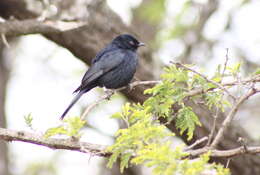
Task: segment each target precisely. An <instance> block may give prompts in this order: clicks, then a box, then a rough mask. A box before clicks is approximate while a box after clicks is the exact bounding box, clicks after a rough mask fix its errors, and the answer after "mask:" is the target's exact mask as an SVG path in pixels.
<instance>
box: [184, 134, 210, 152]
mask: <svg viewBox="0 0 260 175" xmlns="http://www.w3.org/2000/svg"><path fill="white" fill-rule="evenodd" d="M207 140H208V137H207V136H205V137H202V138H201V139H199V140H196V141H195V142H194V143H193V144H191V145H190V146H188V147H186V148H184V151H188V150H191V149H193V148H194V147H195V146H197V145H199V144H201V143H203V142H205V141H207Z"/></svg>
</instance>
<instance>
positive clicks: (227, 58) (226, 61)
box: [222, 48, 229, 77]
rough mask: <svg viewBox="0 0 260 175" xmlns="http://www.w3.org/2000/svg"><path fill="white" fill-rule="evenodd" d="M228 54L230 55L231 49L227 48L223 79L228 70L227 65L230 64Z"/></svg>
mask: <svg viewBox="0 0 260 175" xmlns="http://www.w3.org/2000/svg"><path fill="white" fill-rule="evenodd" d="M228 53H229V49H228V48H227V49H226V60H225V63H224V68H223V71H222V77H224V75H225V71H226V68H227V63H228V60H229V56H228Z"/></svg>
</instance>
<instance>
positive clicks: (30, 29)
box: [0, 19, 86, 36]
mask: <svg viewBox="0 0 260 175" xmlns="http://www.w3.org/2000/svg"><path fill="white" fill-rule="evenodd" d="M85 24H86V23H84V22H79V21H51V20H45V21H39V20H35V19H28V20H21V21H20V20H7V21H4V22H0V34H1V35H6V36H18V35H26V34H38V33H39V34H51V33H60V32H64V31H68V30H72V29H76V28H78V27H81V26H83V25H85Z"/></svg>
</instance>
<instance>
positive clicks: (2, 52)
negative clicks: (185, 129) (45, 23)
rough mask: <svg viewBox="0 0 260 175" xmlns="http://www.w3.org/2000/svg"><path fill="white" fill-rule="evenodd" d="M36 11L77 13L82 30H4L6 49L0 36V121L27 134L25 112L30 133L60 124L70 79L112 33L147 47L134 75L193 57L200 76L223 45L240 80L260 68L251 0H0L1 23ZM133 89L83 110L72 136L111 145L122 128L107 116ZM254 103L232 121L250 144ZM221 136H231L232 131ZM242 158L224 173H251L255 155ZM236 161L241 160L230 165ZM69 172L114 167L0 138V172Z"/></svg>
mask: <svg viewBox="0 0 260 175" xmlns="http://www.w3.org/2000/svg"><path fill="white" fill-rule="evenodd" d="M43 15H44V17H46V18H48V19H53V20H74V19H77V20H81V21H87V22H88V24H87V27H86V28H80V29H77V30H74V31H68V32H65V33H64V34H56V35H55V34H44V35H40V34H33V35H24V36H20V37H14V36H10V37H7V40H8V44H9V47H7V46H6V44H4V43H3V42H0V127H3V128H10V129H15V130H28V131H32V129H31V128H28V127H27V126H26V124H25V120H24V116H27V115H29V114H31V115H32V116H33V122H32V123H33V126H32V127H33V131H34V130H35V131H36V132H39V133H44V132H45V131H46V130H47V129H48V128H50V127H55V126H57V125H59V122H60V121H59V116H60V114H61V113H62V112H63V110H64V109H65V108H66V106H67V105H68V103H69V102H70V100H71V99H72V98H73V95H72V92H73V91H74V90H75V88H77V86H78V85H79V83H80V81H81V78H82V76H83V74H84V72H85V71H86V70H87V64H88V63H89V62H90V60H91V59H92V58H93V57H94V56H95V53H96V52H97V51H98V50H99V49H101V48H103V47H104V46H105V44H107V43H108V42H109V41H110V40H112V38H113V37H114V36H116V35H117V34H120V33H132V34H133V35H135V36H136V37H137V38H138V39H139V40H140V41H143V42H145V43H146V44H147V47H146V48H144V49H143V48H141V49H140V50H141V51H140V65H139V68H138V72H137V74H136V78H137V79H140V80H156V79H158V78H159V75H160V73H161V71H162V67H163V66H165V65H167V64H168V63H169V62H170V61H172V60H173V61H180V62H183V63H192V64H196V65H197V66H198V67H201V68H202V69H203V71H204V73H205V74H206V75H211V74H212V73H214V70H215V69H216V68H217V65H218V64H223V63H224V62H225V58H226V49H227V48H228V49H229V64H232V63H236V62H241V63H242V71H241V74H240V76H241V77H244V76H246V75H249V74H250V73H252V72H254V71H255V69H256V68H258V67H259V65H260V23H259V22H258V21H259V18H260V1H259V0H232V1H227V0H182V1H180V0H121V1H118V0H106V1H105V0H63V1H62V0H2V1H1V2H0V16H1V18H2V20H8V19H10V18H14V19H19V20H24V19H30V18H37V17H39V16H43ZM86 63H87V64H86ZM151 70H152V71H151ZM143 88H144V87H143ZM142 90H143V89H135V90H134V91H133V92H130V93H129V92H123V93H122V94H119V93H118V94H116V95H114V96H113V97H112V99H111V100H109V101H105V102H103V103H101V104H100V105H99V106H98V107H96V108H95V109H94V110H93V111H92V112H91V113H90V114H89V115H88V116H87V123H88V124H87V126H86V127H85V128H84V135H83V136H82V138H81V140H82V141H86V142H90V143H95V144H102V145H109V144H112V143H113V140H114V133H115V132H116V131H117V130H118V129H119V128H120V127H122V126H121V124H120V122H119V121H117V120H114V119H111V118H110V116H111V115H112V114H113V113H115V112H117V111H120V109H121V106H122V104H124V103H125V102H126V101H129V100H130V101H134V102H137V101H139V102H142V101H143V100H144V99H145V97H143V96H142V95H140V93H141V92H142ZM102 94H103V90H102V89H100V88H96V89H94V90H91V91H90V92H88V93H87V95H85V96H84V97H83V98H82V99H81V100H80V102H79V103H78V104H77V105H76V106H75V107H74V108H72V110H71V111H70V113H69V116H77V115H80V114H81V113H82V111H83V110H84V109H85V107H86V106H88V105H90V104H91V103H93V102H95V101H96V100H98V99H99V97H100V96H101V95H102ZM259 104H260V98H259V97H258V98H254V99H253V100H252V101H250V102H248V103H246V104H245V105H243V107H242V108H241V110H240V112H239V114H238V116H237V117H236V119H235V120H236V121H235V125H236V126H239V127H241V128H242V129H241V130H239V131H235V132H243V134H245V135H247V136H248V139H249V140H250V141H251V142H252V143H259V138H260V128H259V123H260V108H259ZM198 137H199V136H198ZM230 137H232V135H231V134H230ZM229 139H231V140H232V139H234V140H236V139H237V137H235V138H229ZM227 145H228V144H227ZM223 148H224V147H223ZM248 159H249V160H250V161H249V160H248ZM248 159H244V158H243V160H239V161H238V162H237V163H236V161H234V164H232V165H231V168H232V170H233V174H238V173H237V172H239V171H240V172H243V173H242V174H252V171H246V170H245V171H244V170H243V169H252V170H254V169H255V171H254V172H259V171H258V169H259V168H258V167H259V165H260V164H259V163H260V160H259V158H248ZM243 161H245V162H243ZM251 161H252V162H254V163H252V162H251ZM239 164H243V165H244V166H245V167H239ZM246 166H248V168H246ZM249 166H250V167H249ZM236 169H237V172H236ZM246 172H248V173H246ZM73 173H74V174H77V175H87V174H91V175H110V174H111V175H117V174H120V173H119V169H118V167H117V166H115V167H114V168H113V169H108V168H106V159H105V158H101V157H96V156H91V155H86V154H82V153H77V152H72V151H63V150H51V149H48V148H44V147H41V146H37V145H31V144H28V143H21V142H12V143H6V142H3V141H2V140H0V175H70V174H73ZM124 174H128V175H134V174H136V175H142V174H143V175H144V174H150V171H149V170H148V169H145V168H143V167H131V168H129V169H127V170H126V172H125V173H124ZM256 174H257V173H256Z"/></svg>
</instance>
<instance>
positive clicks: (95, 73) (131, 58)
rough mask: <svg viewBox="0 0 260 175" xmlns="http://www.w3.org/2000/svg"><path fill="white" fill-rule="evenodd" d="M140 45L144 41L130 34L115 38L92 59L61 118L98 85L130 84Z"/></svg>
mask: <svg viewBox="0 0 260 175" xmlns="http://www.w3.org/2000/svg"><path fill="white" fill-rule="evenodd" d="M140 46H144V43H141V42H139V41H138V40H137V39H136V38H134V37H133V36H132V35H129V34H123V35H119V36H117V37H116V38H114V39H113V40H112V42H111V43H110V44H108V45H107V46H106V47H105V48H104V49H102V50H101V51H100V52H99V53H98V54H97V55H96V57H95V58H94V59H93V60H92V65H91V66H90V68H89V69H88V70H87V72H86V73H85V75H84V77H83V78H82V81H81V85H80V86H79V87H78V88H77V89H76V90H75V91H74V93H75V92H77V95H76V96H75V97H74V98H73V100H72V102H71V103H70V105H69V106H68V107H67V109H66V110H65V111H64V112H63V114H62V115H61V117H60V119H63V118H64V117H65V115H66V114H67V113H68V112H69V110H70V109H71V107H72V106H73V105H74V104H75V103H76V102H77V101H78V100H79V98H80V97H81V96H82V95H83V94H84V93H86V92H88V91H89V90H91V89H93V88H95V87H97V86H99V87H106V88H108V89H117V88H120V87H123V86H126V85H128V84H129V83H130V81H131V80H132V78H133V76H134V73H135V71H136V67H137V63H138V56H137V53H136V51H137V49H138V47H140Z"/></svg>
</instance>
